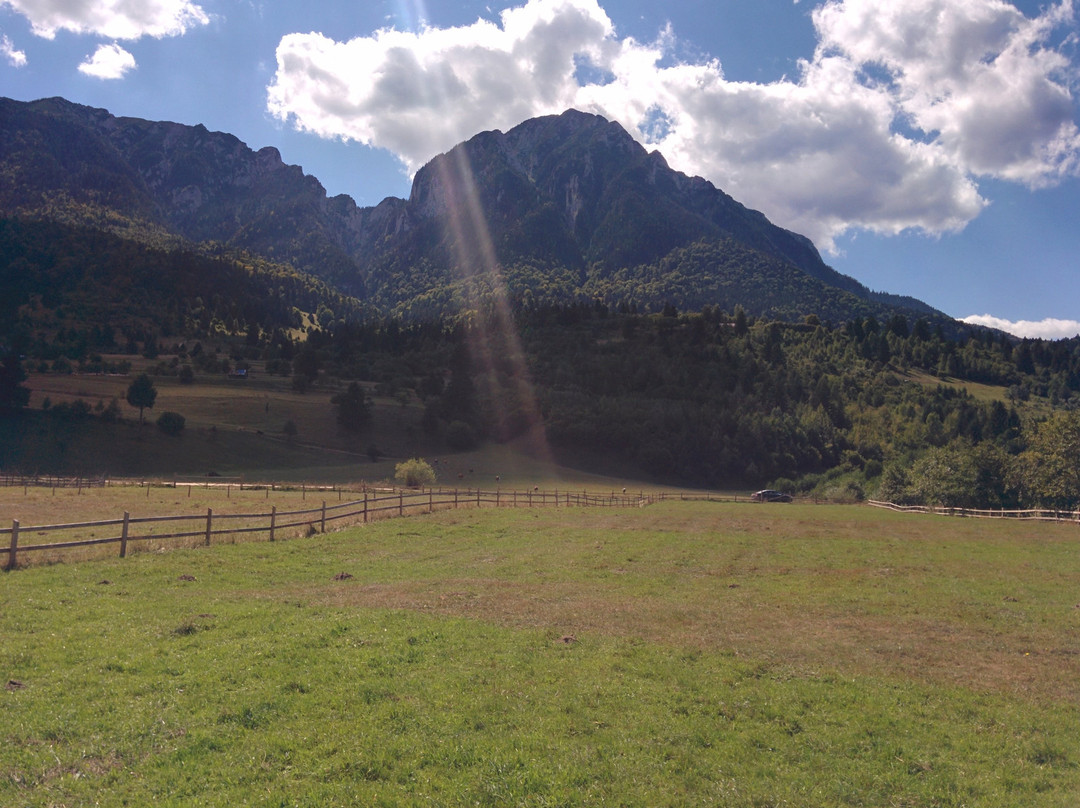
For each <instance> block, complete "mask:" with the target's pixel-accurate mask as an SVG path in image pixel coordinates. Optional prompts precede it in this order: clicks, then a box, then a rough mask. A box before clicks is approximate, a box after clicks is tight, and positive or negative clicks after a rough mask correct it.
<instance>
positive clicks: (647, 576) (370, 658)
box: [0, 502, 1080, 808]
mask: <svg viewBox="0 0 1080 808" xmlns="http://www.w3.org/2000/svg"><path fill="white" fill-rule="evenodd" d="M1078 539H1080V535H1078V533H1077V526H1076V525H1068V524H1066V525H1060V524H1033V523H1018V522H1004V521H977V520H965V519H947V518H942V517H928V516H921V515H919V516H916V515H901V514H893V513H887V512H879V511H874V510H871V509H869V508H864V507H854V506H852V507H847V506H820V507H815V506H811V505H752V504H749V503H723V504H721V503H680V502H668V503H663V504H659V505H654V506H651V507H648V508H641V509H626V510H616V509H587V510H586V509H565V508H562V509H554V508H549V509H544V510H540V509H532V510H516V511H515V510H484V511H476V510H468V511H466V510H460V511H445V512H439V513H435V514H430V515H425V516H418V517H412V518H406V519H391V520H385V521H380V522H376V523H371V524H368V525H364V526H357V527H352V528H348V529H346V530H343V531H340V532H337V533H327V534H322V535H316V536H311V537H306V538H295V539H290V540H288V541H278V542H275V543H273V544H271V543H267V542H261V541H255V542H248V543H237V544H222V545H216V546H213V547H210V548H197V549H176V550H171V551H168V552H139V553H136V554H134V555H132V556H130V557H129V558H127V559H97V560H88V561H78V562H70V561H69V562H65V563H55V564H38V565H33V566H30V567H27V568H25V569H20V570H17V571H14V572H10V573H6V574H4V575H2V576H0V638H2V644H0V682H2V683H4V690H3V691H2V692H0V700H2V702H3V708H2V709H0V804H2V805H5V806H8V805H10V806H61V805H63V806H83V805H102V806H112V805H132V806H135V805H140V806H141V805H150V804H155V805H175V806H181V805H182V806H221V805H253V806H353V805H385V806H397V805H445V806H458V805H460V806H465V805H470V806H474V805H481V806H485V805H489V806H506V805H524V806H556V805H557V806H577V805H580V806H592V805H643V806H663V805H670V806H685V805H711V806H800V807H802V806H811V807H812V806H919V807H920V808H921V807H922V806H980V807H982V806H986V807H993V806H1001V808H1005V807H1006V806H1009V807H1010V808H1012V807H1013V806H1021V805H1022V806H1075V805H1076V804H1078V802H1080V748H1078V747H1077V744H1076V739H1077V738H1080V691H1078V690H1077V688H1076V682H1077V681H1078V674H1080V639H1078V638H1080V608H1078V607H1080V553H1078V552H1077V550H1078Z"/></svg>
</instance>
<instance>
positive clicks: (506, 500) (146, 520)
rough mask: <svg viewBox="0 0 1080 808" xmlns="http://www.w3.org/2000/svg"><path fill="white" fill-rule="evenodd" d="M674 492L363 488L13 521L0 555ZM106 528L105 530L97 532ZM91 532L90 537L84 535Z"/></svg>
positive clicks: (601, 503) (625, 500) (639, 501)
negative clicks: (255, 503)
mask: <svg viewBox="0 0 1080 808" xmlns="http://www.w3.org/2000/svg"><path fill="white" fill-rule="evenodd" d="M679 496H680V495H674V497H673V496H672V495H671V494H645V493H640V494H616V493H614V492H613V493H611V494H590V493H588V492H576V493H575V492H572V491H481V490H479V489H477V490H471V489H470V490H467V491H460V490H456V489H455V490H452V491H445V490H435V489H430V490H426V491H412V490H408V491H406V490H399V491H392V492H390V491H385V490H383V491H372V492H367V491H365V492H364V496H363V499H356V500H353V501H351V502H343V503H339V504H335V505H327V504H326V501H325V500H324V501H323V502H322V504H321V505H320V506H319V507H317V508H307V509H304V510H290V511H279V510H278V509H277V507H276V506H275V507H272V508H271V509H270V511H269V512H262V513H230V514H216V513H214V511H213V509H212V508H207V510H206V513H205V514H202V513H199V514H195V515H186V516H148V517H138V518H133V517H132V516H131V514H130V513H129V512H126V511H125V512H124V515H123V517H122V518H119V519H107V520H104V521H95V522H73V523H68V524H57V525H32V526H22V525H20V524H19V521H18V520H13V521H12V523H11V527H10V528H7V527H5V528H0V554H4V555H6V556H7V563H6V564H5V565H4V568H5V569H14V568H15V567H17V566H18V562H19V556H20V555H21V554H23V553H32V552H38V551H50V552H56V551H59V550H68V549H72V548H77V547H94V546H98V545H107V544H115V545H119V553H120V557H121V558H124V557H126V556H127V552H128V548H129V546H133V545H137V544H138V543H139V542H147V541H155V542H160V541H166V540H171V541H180V540H184V539H186V540H195V541H196V543H198V544H203V545H206V546H209V545H210V544H211V542H212V540H213V538H214V537H215V536H218V537H222V536H234V537H235V536H237V535H240V534H248V533H263V534H266V535H267V536H268V538H269V540H270V541H275V540H276V538H277V537H278V536H280V535H281V534H282V532H283V531H286V530H289V529H295V528H300V529H301V530H302V531H306V532H307V533H309V534H314V533H315V532H320V533H325V532H326V529H327V525H333V524H334V523H340V522H343V521H345V520H351V523H352V524H357V523H365V522H368V521H370V520H373V519H380V518H387V517H395V516H405V515H406V514H416V513H430V512H432V511H434V510H436V509H449V508H462V507H477V508H481V507H484V506H485V505H487V506H491V507H496V508H542V507H568V508H572V507H582V508H591V507H641V506H644V505H648V504H651V503H653V502H657V501H659V500H661V499H670V498H677V497H679ZM102 531H104V532H105V533H107V534H108V535H105V536H98V535H97V534H98V533H99V532H102ZM41 535H56V536H59V538H60V539H61V540H60V541H51V542H46V543H42V542H40V541H38V540H37V537H39V536H41ZM27 536H34V537H35V541H37V543H34V544H26V543H24V540H23V537H27ZM87 536H89V537H87Z"/></svg>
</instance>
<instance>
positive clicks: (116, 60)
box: [79, 45, 135, 79]
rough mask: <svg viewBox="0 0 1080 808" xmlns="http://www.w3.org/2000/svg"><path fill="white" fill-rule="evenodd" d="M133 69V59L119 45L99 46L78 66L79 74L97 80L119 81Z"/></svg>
mask: <svg viewBox="0 0 1080 808" xmlns="http://www.w3.org/2000/svg"><path fill="white" fill-rule="evenodd" d="M134 69H135V57H134V56H132V55H131V54H130V53H128V52H127V51H126V50H124V49H123V48H121V47H120V46H119V45H100V46H98V49H97V50H96V51H94V54H93V56H90V57H89V58H87V60H86V61H85V62H83V63H82V64H81V65H79V72H80V73H83V74H85V75H87V76H93V77H94V78H97V79H120V78H123V77H124V74H125V73H127V72H128V71H129V70H134Z"/></svg>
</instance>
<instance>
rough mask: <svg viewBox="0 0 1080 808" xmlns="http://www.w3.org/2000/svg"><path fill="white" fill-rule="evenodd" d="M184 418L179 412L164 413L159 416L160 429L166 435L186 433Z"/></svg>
mask: <svg viewBox="0 0 1080 808" xmlns="http://www.w3.org/2000/svg"><path fill="white" fill-rule="evenodd" d="M184 423H185V421H184V416H182V415H181V414H180V413H178V412H163V413H161V415H159V416H158V419H157V425H158V429H160V430H161V431H162V432H164V433H165V434H166V435H179V434H180V433H181V432H183V431H184Z"/></svg>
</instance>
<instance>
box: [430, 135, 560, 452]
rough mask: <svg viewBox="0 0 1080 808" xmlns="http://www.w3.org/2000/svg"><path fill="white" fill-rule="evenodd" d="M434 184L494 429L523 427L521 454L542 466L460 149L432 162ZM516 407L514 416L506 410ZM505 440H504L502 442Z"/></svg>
mask: <svg viewBox="0 0 1080 808" xmlns="http://www.w3.org/2000/svg"><path fill="white" fill-rule="evenodd" d="M434 167H435V170H436V171H437V172H438V178H439V184H440V186H441V187H442V189H443V193H444V194H445V199H444V202H445V205H446V209H445V211H444V216H445V220H446V223H447V227H448V228H449V231H450V232H449V234H448V235H450V237H451V241H452V243H453V245H454V258H455V264H456V266H457V267H458V271H459V272H460V274H461V278H460V280H461V281H462V284H461V286H462V288H463V290H464V292H465V294H466V306H467V309H468V310H469V311H470V312H472V313H474V316H473V321H472V323H471V327H470V328H468V329H467V334H468V346H467V347H468V349H469V354H470V358H471V360H472V364H473V368H474V369H476V370H477V371H478V373H477V378H478V380H479V382H480V384H481V385H483V386H485V387H486V390H485V391H484V392H486V393H487V398H488V400H490V401H492V402H494V405H495V407H496V410H497V411H496V412H494V413H493V415H494V417H495V424H494V425H495V427H496V428H497V429H498V428H507V429H509V430H510V431H513V432H517V431H518V429H517V428H515V427H521V426H525V427H527V428H526V430H525V432H524V434H523V436H522V437H523V439H524V441H523V442H524V444H525V445H524V447H523V448H524V449H526V451H528V452H530V453H531V454H532V455H533V456H534V457H536V458H537V459H539V460H541V461H544V462H551V461H552V453H551V447H550V444H549V443H548V441H547V436H546V434H545V431H544V426H543V420H542V418H541V414H540V407H539V405H538V403H537V400H536V389H535V387H534V385H533V383H532V379H531V376H530V374H529V369H528V366H527V365H526V362H525V353H524V351H523V350H522V347H521V337H520V335H519V333H518V330H517V325H516V323H515V322H514V315H513V311H512V310H511V308H510V296H509V291H508V289H507V284H506V280H505V278H504V277H503V273H502V268H501V267H500V265H499V261H498V257H497V255H496V253H495V245H494V243H493V242H492V239H491V230H490V228H489V227H488V219H487V216H486V214H485V212H484V207H483V204H482V202H481V199H480V193H479V191H478V189H477V185H476V179H475V177H474V174H473V170H472V163H471V161H470V159H469V154H468V149H467V147H466V146H465V145H461V146H458V147H456V148H454V149H452V150H451V151H450V152H449V153H448V154H446V155H444V156H443V157H442V158H440V159H438V160H436V161H435V166H434ZM500 376H509V377H510V379H511V380H512V387H511V390H510V391H509V395H507V394H506V393H505V392H504V391H502V390H500V389H499V384H498V380H499V378H500ZM514 404H516V405H517V406H516V408H515V409H516V411H511V406H512V405H514ZM503 437H505V435H504V436H503Z"/></svg>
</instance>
